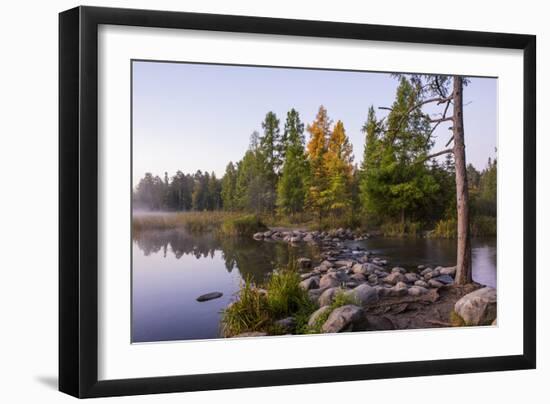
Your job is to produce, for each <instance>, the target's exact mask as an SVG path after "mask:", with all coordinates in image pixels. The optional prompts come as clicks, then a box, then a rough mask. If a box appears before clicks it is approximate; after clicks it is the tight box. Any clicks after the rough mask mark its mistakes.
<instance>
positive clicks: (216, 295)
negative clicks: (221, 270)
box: [197, 292, 223, 302]
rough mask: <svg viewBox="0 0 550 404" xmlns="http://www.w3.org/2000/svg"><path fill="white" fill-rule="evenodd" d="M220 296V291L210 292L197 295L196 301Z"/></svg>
mask: <svg viewBox="0 0 550 404" xmlns="http://www.w3.org/2000/svg"><path fill="white" fill-rule="evenodd" d="M222 296H223V293H222V292H210V293H206V294H204V295H200V296H199V297H197V302H206V301H208V300H213V299H217V298H219V297H222Z"/></svg>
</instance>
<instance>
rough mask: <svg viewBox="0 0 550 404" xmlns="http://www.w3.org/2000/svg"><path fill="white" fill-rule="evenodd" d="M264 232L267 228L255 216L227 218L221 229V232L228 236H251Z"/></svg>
mask: <svg viewBox="0 0 550 404" xmlns="http://www.w3.org/2000/svg"><path fill="white" fill-rule="evenodd" d="M265 230H267V227H266V226H265V224H263V223H262V221H261V220H260V218H259V217H258V216H256V215H245V216H239V217H235V218H229V219H227V220H225V221H224V222H223V225H222V227H221V232H222V233H223V234H224V235H228V236H251V235H253V234H254V233H256V232H259V231H265Z"/></svg>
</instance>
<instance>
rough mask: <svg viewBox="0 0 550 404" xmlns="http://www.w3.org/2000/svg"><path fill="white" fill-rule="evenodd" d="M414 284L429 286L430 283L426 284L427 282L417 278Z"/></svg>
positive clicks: (423, 286)
mask: <svg viewBox="0 0 550 404" xmlns="http://www.w3.org/2000/svg"><path fill="white" fill-rule="evenodd" d="M414 286H420V287H422V288H429V287H430V285H428V282H426V281H423V280H422V279H419V280H417V281H416V282H415V283H414Z"/></svg>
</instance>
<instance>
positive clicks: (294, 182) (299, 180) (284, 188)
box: [277, 108, 309, 213]
mask: <svg viewBox="0 0 550 404" xmlns="http://www.w3.org/2000/svg"><path fill="white" fill-rule="evenodd" d="M283 139H284V146H285V148H284V152H283V153H282V154H283V155H284V156H285V157H284V163H283V166H282V170H281V178H280V180H279V183H278V187H277V206H278V208H279V209H280V211H281V212H283V213H296V212H300V211H302V210H303V209H304V203H305V197H306V191H307V190H306V183H307V178H308V168H309V167H308V164H307V161H306V156H305V152H304V124H303V123H302V122H301V121H300V115H299V114H298V112H297V111H296V110H295V109H294V108H293V109H291V110H290V111H289V112H288V113H287V117H286V122H285V130H284V134H283Z"/></svg>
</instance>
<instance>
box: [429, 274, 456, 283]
mask: <svg viewBox="0 0 550 404" xmlns="http://www.w3.org/2000/svg"><path fill="white" fill-rule="evenodd" d="M432 279H433V280H434V281H438V282H441V283H442V284H443V285H450V284H451V283H453V282H454V279H453V277H452V276H451V275H439V276H436V277H435V278H432Z"/></svg>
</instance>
